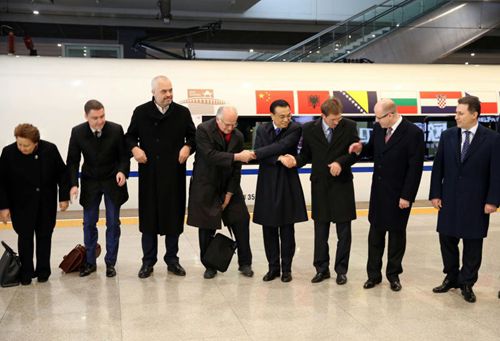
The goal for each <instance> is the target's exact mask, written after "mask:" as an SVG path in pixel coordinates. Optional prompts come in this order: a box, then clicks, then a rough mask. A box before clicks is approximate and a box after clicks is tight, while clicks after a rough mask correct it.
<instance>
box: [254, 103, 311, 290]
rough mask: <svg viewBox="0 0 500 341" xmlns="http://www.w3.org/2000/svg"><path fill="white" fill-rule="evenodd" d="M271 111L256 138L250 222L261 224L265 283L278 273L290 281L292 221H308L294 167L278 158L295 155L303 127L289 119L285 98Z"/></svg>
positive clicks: (292, 245) (292, 237) (293, 250)
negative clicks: (255, 161)
mask: <svg viewBox="0 0 500 341" xmlns="http://www.w3.org/2000/svg"><path fill="white" fill-rule="evenodd" d="M270 111H271V119H272V122H266V123H263V124H261V125H260V126H259V127H258V128H257V136H256V138H255V145H254V148H255V155H256V157H257V161H258V162H259V175H258V177H257V188H256V193H255V207H254V212H253V222H254V223H256V224H260V225H262V231H263V237H264V248H265V251H266V257H267V261H268V263H269V270H268V272H267V273H266V274H265V276H264V278H263V280H264V282H268V281H271V280H273V279H275V278H276V277H279V276H280V272H281V274H282V275H281V281H283V282H290V281H291V280H292V259H293V255H294V254H295V230H294V224H295V223H298V222H301V221H307V211H306V205H305V202H304V193H303V192H302V186H301V185H300V179H299V174H298V172H297V169H296V168H286V167H284V166H283V165H282V164H281V163H280V161H279V160H280V158H283V156H282V155H284V154H290V155H296V154H297V144H298V143H299V140H300V137H301V135H302V127H301V126H300V125H299V124H298V123H295V122H292V113H291V112H290V105H289V104H288V102H286V101H285V100H276V101H274V102H273V103H271V107H270ZM280 240H281V248H280ZM280 249H281V250H280ZM280 251H281V266H280Z"/></svg>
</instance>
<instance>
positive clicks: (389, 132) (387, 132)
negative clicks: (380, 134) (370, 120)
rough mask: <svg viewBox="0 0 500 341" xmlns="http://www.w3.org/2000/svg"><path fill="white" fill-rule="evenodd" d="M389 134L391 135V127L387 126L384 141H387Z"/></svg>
mask: <svg viewBox="0 0 500 341" xmlns="http://www.w3.org/2000/svg"><path fill="white" fill-rule="evenodd" d="M391 136H392V128H387V131H386V132H385V143H387V142H388V141H389V139H390V138H391Z"/></svg>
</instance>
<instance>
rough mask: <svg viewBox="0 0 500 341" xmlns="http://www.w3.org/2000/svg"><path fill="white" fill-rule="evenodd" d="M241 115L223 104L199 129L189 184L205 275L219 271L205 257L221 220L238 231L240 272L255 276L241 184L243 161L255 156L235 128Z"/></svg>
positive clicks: (190, 212)
mask: <svg viewBox="0 0 500 341" xmlns="http://www.w3.org/2000/svg"><path fill="white" fill-rule="evenodd" d="M237 122H238V114H237V111H236V109H235V108H233V107H220V108H219V109H218V111H217V115H216V117H215V118H213V119H211V120H209V121H206V122H203V123H202V124H200V125H199V126H198V128H197V130H196V154H195V160H194V166H193V176H192V177H191V184H190V186H189V203H188V219H187V223H188V225H191V226H195V227H198V228H199V230H198V236H199V242H200V259H201V261H202V263H203V265H204V266H205V268H206V270H205V273H204V275H203V277H204V278H206V279H210V278H214V277H215V276H216V275H217V270H216V269H213V268H211V267H210V266H209V265H207V264H205V263H204V261H203V256H204V255H205V252H206V250H207V248H208V246H209V244H210V242H211V240H212V239H213V237H214V235H215V232H216V230H218V229H220V228H221V219H222V220H223V222H224V225H226V226H228V227H229V228H230V229H231V231H232V232H233V233H234V237H235V239H236V244H237V250H238V264H239V271H240V272H241V273H242V274H243V275H244V276H247V277H252V276H253V271H252V266H251V265H252V252H251V250H250V235H249V230H248V226H249V222H250V215H249V214H248V209H247V206H246V204H245V199H244V197H243V192H242V191H241V187H240V180H241V164H242V162H245V163H246V162H248V161H250V160H252V159H255V154H254V153H253V152H251V151H248V150H243V134H242V133H241V132H240V131H239V130H237V129H235V128H236V126H237V125H238V123H237Z"/></svg>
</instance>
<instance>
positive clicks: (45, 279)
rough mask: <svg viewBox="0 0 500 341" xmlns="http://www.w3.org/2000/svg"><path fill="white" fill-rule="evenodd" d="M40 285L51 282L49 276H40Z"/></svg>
mask: <svg viewBox="0 0 500 341" xmlns="http://www.w3.org/2000/svg"><path fill="white" fill-rule="evenodd" d="M37 280H38V283H45V282H47V281H48V280H49V276H38V279H37Z"/></svg>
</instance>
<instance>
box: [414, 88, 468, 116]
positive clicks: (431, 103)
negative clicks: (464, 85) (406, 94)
mask: <svg viewBox="0 0 500 341" xmlns="http://www.w3.org/2000/svg"><path fill="white" fill-rule="evenodd" d="M460 97H462V92H461V91H421V92H420V108H421V113H422V114H454V113H455V111H456V108H457V101H458V99H459V98H460Z"/></svg>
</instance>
